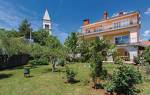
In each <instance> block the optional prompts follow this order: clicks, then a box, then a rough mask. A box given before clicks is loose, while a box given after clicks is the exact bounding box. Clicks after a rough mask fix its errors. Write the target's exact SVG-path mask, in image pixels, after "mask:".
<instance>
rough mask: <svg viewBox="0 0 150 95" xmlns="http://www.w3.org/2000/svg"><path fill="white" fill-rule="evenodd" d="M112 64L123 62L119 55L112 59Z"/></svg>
mask: <svg viewBox="0 0 150 95" xmlns="http://www.w3.org/2000/svg"><path fill="white" fill-rule="evenodd" d="M114 64H123V60H122V59H121V58H120V57H117V58H116V59H115V60H114Z"/></svg>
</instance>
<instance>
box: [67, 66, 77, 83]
mask: <svg viewBox="0 0 150 95" xmlns="http://www.w3.org/2000/svg"><path fill="white" fill-rule="evenodd" d="M76 74H77V73H75V72H74V71H73V70H72V69H70V68H68V67H66V78H67V82H68V83H73V82H75V76H76Z"/></svg>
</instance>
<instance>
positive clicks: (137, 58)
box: [133, 56, 141, 65]
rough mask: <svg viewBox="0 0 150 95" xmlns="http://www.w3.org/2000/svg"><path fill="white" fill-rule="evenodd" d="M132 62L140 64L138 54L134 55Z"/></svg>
mask: <svg viewBox="0 0 150 95" xmlns="http://www.w3.org/2000/svg"><path fill="white" fill-rule="evenodd" d="M133 61H134V63H135V64H136V65H138V64H141V59H140V56H138V57H134V60H133Z"/></svg>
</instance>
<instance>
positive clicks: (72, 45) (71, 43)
mask: <svg viewBox="0 0 150 95" xmlns="http://www.w3.org/2000/svg"><path fill="white" fill-rule="evenodd" d="M64 45H65V48H66V49H67V53H68V54H69V55H71V56H72V59H73V60H74V59H75V55H76V54H77V48H78V37H77V34H76V33H75V32H72V33H71V34H70V35H69V36H68V38H67V39H66V40H65V43H64Z"/></svg>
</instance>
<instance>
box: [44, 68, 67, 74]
mask: <svg viewBox="0 0 150 95" xmlns="http://www.w3.org/2000/svg"><path fill="white" fill-rule="evenodd" d="M50 72H52V69H51V68H48V69H45V70H44V71H43V72H42V73H50ZM61 72H62V73H65V72H66V71H65V70H64V69H59V68H58V69H57V68H56V70H55V71H54V73H61Z"/></svg>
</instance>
